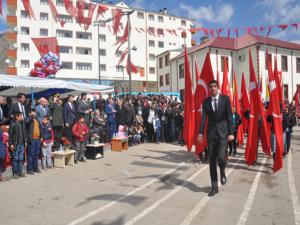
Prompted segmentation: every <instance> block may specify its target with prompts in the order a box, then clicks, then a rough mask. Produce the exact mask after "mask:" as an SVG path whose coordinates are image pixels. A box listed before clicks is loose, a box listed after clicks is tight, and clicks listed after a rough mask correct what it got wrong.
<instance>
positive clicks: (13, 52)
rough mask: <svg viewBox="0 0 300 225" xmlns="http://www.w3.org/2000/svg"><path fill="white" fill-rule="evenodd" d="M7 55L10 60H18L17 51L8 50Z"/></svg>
mask: <svg viewBox="0 0 300 225" xmlns="http://www.w3.org/2000/svg"><path fill="white" fill-rule="evenodd" d="M6 55H7V57H8V58H13V59H16V58H17V51H16V50H7V52H6Z"/></svg>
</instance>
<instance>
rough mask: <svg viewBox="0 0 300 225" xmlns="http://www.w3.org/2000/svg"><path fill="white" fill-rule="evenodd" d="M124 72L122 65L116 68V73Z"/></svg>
mask: <svg viewBox="0 0 300 225" xmlns="http://www.w3.org/2000/svg"><path fill="white" fill-rule="evenodd" d="M123 71H124V67H123V66H122V65H118V66H116V72H123Z"/></svg>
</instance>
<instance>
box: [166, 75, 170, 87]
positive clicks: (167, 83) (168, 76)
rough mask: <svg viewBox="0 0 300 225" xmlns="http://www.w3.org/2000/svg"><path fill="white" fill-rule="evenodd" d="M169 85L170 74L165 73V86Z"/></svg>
mask: <svg viewBox="0 0 300 225" xmlns="http://www.w3.org/2000/svg"><path fill="white" fill-rule="evenodd" d="M168 85H170V74H168V73H167V74H166V86H168Z"/></svg>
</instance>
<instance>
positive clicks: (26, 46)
mask: <svg viewBox="0 0 300 225" xmlns="http://www.w3.org/2000/svg"><path fill="white" fill-rule="evenodd" d="M21 51H23V52H28V51H29V44H28V43H21Z"/></svg>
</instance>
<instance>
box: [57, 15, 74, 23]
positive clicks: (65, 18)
mask: <svg viewBox="0 0 300 225" xmlns="http://www.w3.org/2000/svg"><path fill="white" fill-rule="evenodd" d="M59 19H60V20H61V21H64V22H65V23H73V18H72V16H69V15H62V14H60V15H59Z"/></svg>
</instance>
